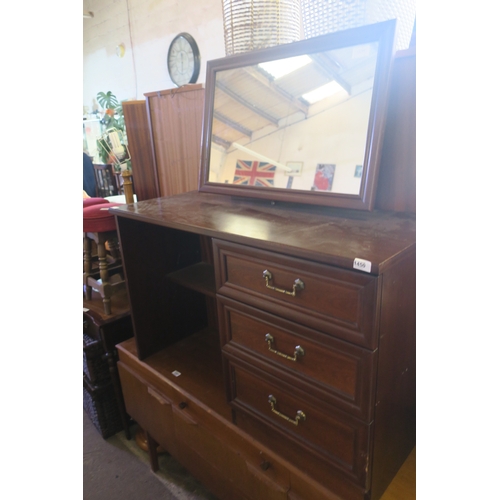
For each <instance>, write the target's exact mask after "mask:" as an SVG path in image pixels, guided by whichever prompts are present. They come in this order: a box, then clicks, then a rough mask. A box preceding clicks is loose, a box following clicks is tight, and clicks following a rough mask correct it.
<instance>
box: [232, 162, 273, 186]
mask: <svg viewBox="0 0 500 500" xmlns="http://www.w3.org/2000/svg"><path fill="white" fill-rule="evenodd" d="M275 172H276V165H272V164H271V163H265V162H260V161H247V160H238V161H237V162H236V169H235V171H234V181H233V184H241V185H244V186H260V187H271V186H274V173H275Z"/></svg>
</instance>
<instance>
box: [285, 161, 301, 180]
mask: <svg viewBox="0 0 500 500" xmlns="http://www.w3.org/2000/svg"><path fill="white" fill-rule="evenodd" d="M303 164H304V163H303V162H301V161H287V162H286V166H287V167H290V168H291V170H289V171H288V172H287V175H290V176H292V177H297V176H299V175H302V165H303Z"/></svg>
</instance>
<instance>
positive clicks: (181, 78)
mask: <svg viewBox="0 0 500 500" xmlns="http://www.w3.org/2000/svg"><path fill="white" fill-rule="evenodd" d="M167 67H168V74H169V75H170V78H171V79H172V81H173V82H174V83H175V85H177V86H178V87H180V86H181V85H185V84H186V83H196V80H197V79H198V75H199V74H200V51H199V50H198V45H196V42H195V40H194V38H193V37H192V36H191V35H190V34H188V33H180V34H179V35H177V36H176V37H175V38H174V39H173V40H172V43H171V44H170V48H169V49H168V57H167Z"/></svg>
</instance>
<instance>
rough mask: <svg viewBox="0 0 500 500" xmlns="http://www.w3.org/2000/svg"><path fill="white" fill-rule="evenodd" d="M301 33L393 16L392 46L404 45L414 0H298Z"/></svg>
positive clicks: (409, 31) (320, 32)
mask: <svg viewBox="0 0 500 500" xmlns="http://www.w3.org/2000/svg"><path fill="white" fill-rule="evenodd" d="M301 7H302V24H303V29H304V37H305V38H311V37H313V36H318V35H324V34H326V33H331V32H333V31H339V30H345V29H348V28H355V27H357V26H362V25H365V24H373V23H378V22H381V21H387V20H388V19H397V33H396V41H395V49H396V50H403V49H407V48H408V45H409V44H410V39H411V35H412V32H413V24H414V22H415V10H416V0H302V4H301Z"/></svg>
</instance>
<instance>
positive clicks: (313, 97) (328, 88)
mask: <svg viewBox="0 0 500 500" xmlns="http://www.w3.org/2000/svg"><path fill="white" fill-rule="evenodd" d="M342 91H343V92H345V89H344V88H343V87H341V86H340V85H339V84H338V83H337V82H336V81H335V80H333V81H331V82H329V83H327V84H326V85H323V86H321V87H318V88H317V89H315V90H312V91H311V92H307V94H304V95H303V96H302V97H303V98H304V99H305V100H306V101H307V102H308V103H309V104H314V103H315V102H318V101H321V99H325V97H330V96H332V95H333V94H336V93H337V92H342Z"/></svg>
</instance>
